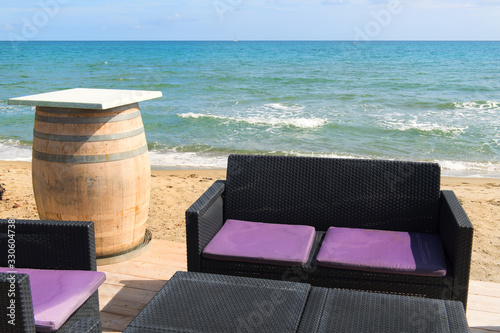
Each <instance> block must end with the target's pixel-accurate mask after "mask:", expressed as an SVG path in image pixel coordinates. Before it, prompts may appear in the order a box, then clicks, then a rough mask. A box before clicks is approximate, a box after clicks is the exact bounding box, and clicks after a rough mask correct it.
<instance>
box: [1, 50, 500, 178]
mask: <svg viewBox="0 0 500 333" xmlns="http://www.w3.org/2000/svg"><path fill="white" fill-rule="evenodd" d="M0 73H1V80H0V159H2V160H12V159H17V160H29V159H30V155H31V153H30V148H31V143H32V131H33V122H34V109H33V108H31V107H24V106H9V105H7V100H8V99H9V98H12V97H19V96H24V95H30V94H36V93H42V92H48V91H55V90H60V89H68V88H75V87H86V88H114V89H140V90H161V91H162V92H163V97H162V98H160V99H156V100H151V101H146V102H142V103H141V104H140V106H141V111H142V115H143V121H144V125H145V129H146V136H147V140H148V143H149V148H150V152H151V154H150V156H151V161H152V164H154V165H162V166H168V167H175V168H178V167H185V168H188V167H224V166H225V161H226V158H227V155H228V154H230V153H249V154H254V153H258V154H283V155H313V156H331V157H353V158H373V159H399V160H415V161H436V162H439V163H440V164H441V166H442V168H443V174H444V175H461V176H488V177H497V178H500V42H356V43H352V42H24V43H15V44H12V43H10V42H0Z"/></svg>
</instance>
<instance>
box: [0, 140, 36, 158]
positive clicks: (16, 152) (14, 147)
mask: <svg viewBox="0 0 500 333" xmlns="http://www.w3.org/2000/svg"><path fill="white" fill-rule="evenodd" d="M0 160H2V161H24V162H29V161H31V146H22V145H20V143H19V141H16V140H5V141H1V142H0Z"/></svg>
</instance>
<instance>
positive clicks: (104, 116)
mask: <svg viewBox="0 0 500 333" xmlns="http://www.w3.org/2000/svg"><path fill="white" fill-rule="evenodd" d="M32 169H33V191H34V194H35V200H36V204H37V207H38V213H39V215H40V219H46V220H70V221H93V222H94V228H95V239H96V254H97V257H98V258H99V257H108V256H115V255H119V254H123V253H126V252H128V251H132V250H133V249H135V248H136V247H138V246H140V244H141V242H143V240H144V237H145V232H146V221H147V217H148V209H149V195H150V189H151V169H150V164H149V156H148V147H147V142H146V136H145V133H144V126H143V123H142V117H141V113H140V110H139V106H138V104H137V103H134V104H129V105H125V106H120V107H115V108H111V109H106V110H89V109H76V108H55V107H41V106H37V108H36V114H35V126H34V132H33V163H32Z"/></svg>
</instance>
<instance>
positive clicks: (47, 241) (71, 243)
mask: <svg viewBox="0 0 500 333" xmlns="http://www.w3.org/2000/svg"><path fill="white" fill-rule="evenodd" d="M12 224H13V225H14V226H15V227H14V228H12V227H8V226H9V225H12ZM8 230H13V231H14V232H15V233H14V234H12V232H11V233H10V236H9V231H8ZM9 239H14V244H15V255H14V257H15V264H14V267H15V268H37V269H67V270H93V271H95V270H96V267H97V266H96V255H95V238H94V224H93V223H92V222H81V221H38V220H36V221H33V220H14V221H12V220H4V219H1V220H0V253H3V254H7V253H8V249H9ZM10 243H11V244H12V241H11V242H10ZM9 259H10V258H9V257H8V256H7V255H2V256H0V266H2V267H10V266H9V265H8V264H12V262H9V261H8V260H9ZM5 275H7V277H8V275H9V274H0V277H1V278H0V290H1V291H2V293H3V290H4V289H5V288H10V283H9V282H8V281H7V282H5V281H4V280H5V279H6V277H5ZM17 277H19V279H20V281H23V282H22V283H20V285H19V287H18V288H16V297H19V298H20V300H19V302H17V300H16V304H17V306H16V314H19V317H18V319H19V321H17V323H18V324H16V326H14V327H13V326H12V325H8V323H6V322H4V321H3V320H4V317H5V318H7V317H6V316H4V315H3V312H4V310H0V314H2V316H1V317H2V318H1V319H0V332H2V333H3V332H6V333H7V332H34V327H35V325H34V318H33V306H32V300H31V289H30V286H29V277H28V275H26V274H16V278H17ZM21 277H22V278H21ZM2 295H4V294H2ZM5 301H8V298H7V297H0V303H1V302H5ZM2 309H5V308H4V307H3V304H2ZM16 317H17V316H16ZM21 323H23V324H21ZM6 325H8V326H6ZM100 331H101V321H100V315H99V295H98V292H97V291H96V292H95V293H94V294H93V295H92V296H91V297H90V298H89V299H88V300H87V301H86V302H85V303H84V304H83V305H82V306H81V307H80V308H78V309H77V310H76V311H75V312H74V313H73V315H72V316H70V318H69V319H68V320H67V321H66V323H65V324H64V325H63V326H62V327H61V328H60V329H59V330H58V331H57V332H59V333H63V332H100Z"/></svg>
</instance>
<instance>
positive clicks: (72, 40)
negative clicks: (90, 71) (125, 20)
mask: <svg viewBox="0 0 500 333" xmlns="http://www.w3.org/2000/svg"><path fill="white" fill-rule="evenodd" d="M0 42H11V43H31V42H364V43H369V42H500V39H499V40H488V39H484V40H479V39H470V40H469V39H374V40H354V39H260V40H259V39H234V40H231V39H142V40H141V39H43V40H0Z"/></svg>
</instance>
